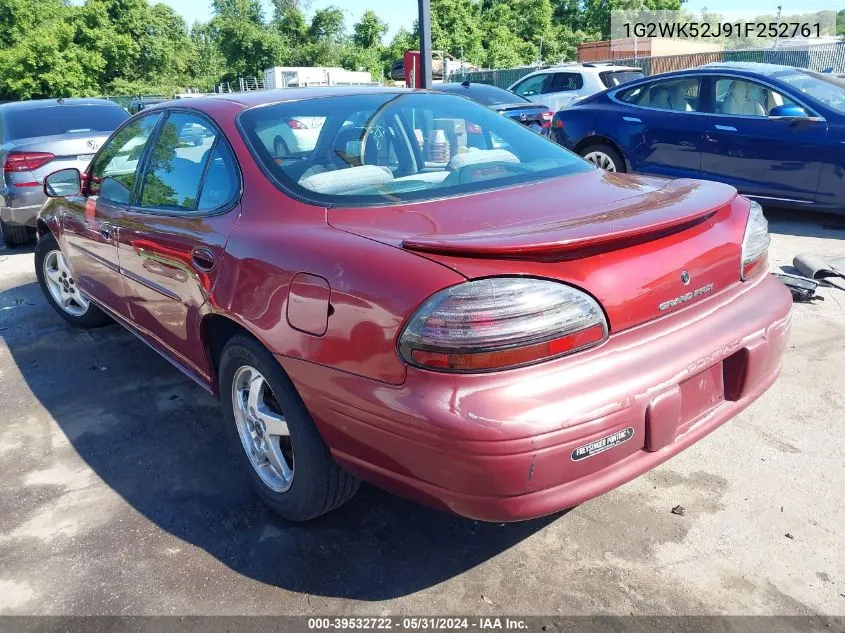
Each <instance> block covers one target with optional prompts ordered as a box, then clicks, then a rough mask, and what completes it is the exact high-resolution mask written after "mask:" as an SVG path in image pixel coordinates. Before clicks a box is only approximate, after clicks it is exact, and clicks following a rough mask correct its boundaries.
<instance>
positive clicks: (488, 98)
mask: <svg viewBox="0 0 845 633" xmlns="http://www.w3.org/2000/svg"><path fill="white" fill-rule="evenodd" d="M434 90H438V91H439V92H448V93H450V94H453V95H463V96H464V97H469V98H470V99H472V100H473V101H475V102H477V103H480V104H481V105H486V106H497V105H513V104H515V103H531V102H530V101H529V100H528V99H526V98H525V97H520V96H519V95H516V94H514V93H512V92H508V91H507V90H502V89H501V88H497V87H496V86H486V85H484V84H472V85H470V86H469V87H467V86H463V85H461V84H452V85H450V86H443V87H438V86H435V87H434Z"/></svg>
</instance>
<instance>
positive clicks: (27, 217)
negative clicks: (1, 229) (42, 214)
mask: <svg viewBox="0 0 845 633" xmlns="http://www.w3.org/2000/svg"><path fill="white" fill-rule="evenodd" d="M40 210H41V205H40V204H35V205H32V206H25V207H6V206H0V220H3V222H5V223H6V224H11V225H14V226H31V227H35V219H36V217H37V216H38V212H39V211H40Z"/></svg>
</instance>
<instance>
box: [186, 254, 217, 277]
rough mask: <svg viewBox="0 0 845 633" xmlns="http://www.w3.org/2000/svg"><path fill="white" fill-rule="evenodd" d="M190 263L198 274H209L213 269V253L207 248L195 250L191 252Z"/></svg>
mask: <svg viewBox="0 0 845 633" xmlns="http://www.w3.org/2000/svg"><path fill="white" fill-rule="evenodd" d="M191 262H192V263H193V265H194V268H196V269H197V270H199V271H200V272H204V273H207V272H210V271H211V270H213V269H214V253H212V252H211V251H210V250H209V249H207V248H195V249H194V250H193V252H191Z"/></svg>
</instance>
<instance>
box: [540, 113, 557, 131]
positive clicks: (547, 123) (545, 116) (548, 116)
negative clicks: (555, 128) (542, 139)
mask: <svg viewBox="0 0 845 633" xmlns="http://www.w3.org/2000/svg"><path fill="white" fill-rule="evenodd" d="M540 118H541V119H542V120H543V123H542V124H541V125H542V127H552V119H554V118H555V113H554V112H541V113H540Z"/></svg>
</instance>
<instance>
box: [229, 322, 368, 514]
mask: <svg viewBox="0 0 845 633" xmlns="http://www.w3.org/2000/svg"><path fill="white" fill-rule="evenodd" d="M218 373H219V376H220V378H219V381H220V383H219V386H220V401H221V403H222V405H223V420H224V423H225V427H226V434H227V435H228V436H229V439H230V441H231V443H232V447H233V450H234V451H235V453H236V455H237V457H236V459H237V460H238V463H239V466H240V468H241V469H242V470H245V471H246V473H247V474H248V476H249V478H250V481H251V482H252V485H253V487H254V488H255V490H256V492H257V493H258V496H259V497H261V500H262V501H263V502H264V503H265V504H266V505H267V506H269V507H270V509H271V510H273V511H274V512H275V513H276V514H278V515H279V516H281V517H282V518H283V519H286V520H288V521H295V522H302V521H308V520H310V519H314V518H316V517H318V516H320V515H322V514H325V513H327V512H329V511H331V510H334V509H335V508H337V507H339V506H341V505H343V504H344V503H346V502H347V501H348V500H349V499H351V498H352V496H353V495H354V494H355V493H356V492H357V491H358V488H359V486H360V480H358V479H357V478H355V477H353V476H352V475H350V474H348V473H347V472H345V471H343V470H341V468H340V466H338V465H337V463H336V462H335V461H334V458H333V457H332V456H331V453H330V452H329V448H328V446H326V443H325V442H324V441H323V438H322V437H321V436H320V433H319V431H318V430H317V427H316V426H315V424H314V420H313V419H312V418H311V415H310V414H309V413H308V410H307V409H306V408H305V404H304V403H303V402H302V399H301V398H300V397H299V394H298V393H297V391H296V388H295V387H294V385H293V383H292V382H291V380H290V378H288V376H287V374H285V372H284V370H283V369H282V367H281V366H280V365H279V363H278V361H277V360H276V359H275V358H274V357H273V355H272V354H271V353H270V352H268V351H267V350H266V349H265V348H264V347H263V346H262V345H261V344H259V343H258V342H257V341H255V340H254V339H252V338H250V337H248V336H245V335H238V336H235V337H233V338H232V339H231V340H230V341H229V342H228V343H227V345H226V347H225V348H224V350H223V354H222V355H221V359H220V368H219V372H218ZM253 390H256V391H255V392H254V391H253Z"/></svg>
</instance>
